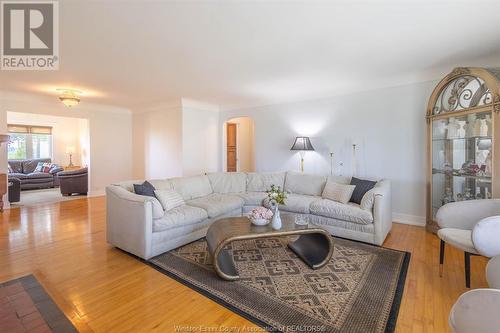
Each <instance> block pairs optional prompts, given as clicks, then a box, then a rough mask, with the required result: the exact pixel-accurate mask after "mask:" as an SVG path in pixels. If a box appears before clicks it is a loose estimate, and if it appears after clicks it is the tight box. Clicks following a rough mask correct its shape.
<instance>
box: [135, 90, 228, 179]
mask: <svg viewBox="0 0 500 333" xmlns="http://www.w3.org/2000/svg"><path fill="white" fill-rule="evenodd" d="M218 126H219V112H218V108H217V107H214V106H213V105H209V104H204V103H200V102H196V101H193V100H187V99H183V100H179V101H177V102H176V103H173V104H166V105H159V106H156V107H154V108H147V109H145V110H136V113H134V116H133V138H134V140H133V141H134V143H133V151H134V172H133V174H134V178H135V179H155V178H171V177H180V176H191V175H198V174H202V173H205V172H214V171H218V170H220V163H219V161H220V149H219V142H220V141H219V133H220V132H219V127H218Z"/></svg>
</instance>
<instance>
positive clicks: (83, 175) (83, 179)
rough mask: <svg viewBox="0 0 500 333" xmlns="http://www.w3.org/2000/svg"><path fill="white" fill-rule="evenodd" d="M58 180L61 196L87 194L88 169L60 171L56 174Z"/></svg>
mask: <svg viewBox="0 0 500 333" xmlns="http://www.w3.org/2000/svg"><path fill="white" fill-rule="evenodd" d="M58 178H59V186H60V189H61V193H62V195H71V194H85V195H86V194H87V192H88V181H89V180H88V179H89V178H88V168H83V169H78V170H71V171H61V172H59V173H58Z"/></svg>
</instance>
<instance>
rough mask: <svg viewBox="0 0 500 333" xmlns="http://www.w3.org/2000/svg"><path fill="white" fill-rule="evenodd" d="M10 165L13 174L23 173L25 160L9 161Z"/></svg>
mask: <svg viewBox="0 0 500 333" xmlns="http://www.w3.org/2000/svg"><path fill="white" fill-rule="evenodd" d="M8 163H9V166H10V168H11V169H12V173H23V160H9V161H8Z"/></svg>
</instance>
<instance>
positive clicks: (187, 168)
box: [182, 106, 220, 176]
mask: <svg viewBox="0 0 500 333" xmlns="http://www.w3.org/2000/svg"><path fill="white" fill-rule="evenodd" d="M219 133H220V131H219V112H218V111H215V110H210V109H209V110H207V109H202V108H194V107H185V106H184V107H183V109H182V168H183V169H182V174H183V176H193V175H199V174H203V173H206V172H216V171H219V170H220V167H219V165H220V164H219V161H220V159H219V156H220V149H219Z"/></svg>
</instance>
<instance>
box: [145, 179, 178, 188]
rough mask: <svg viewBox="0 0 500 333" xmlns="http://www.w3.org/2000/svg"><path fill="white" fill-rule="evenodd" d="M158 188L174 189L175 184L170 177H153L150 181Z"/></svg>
mask: <svg viewBox="0 0 500 333" xmlns="http://www.w3.org/2000/svg"><path fill="white" fill-rule="evenodd" d="M149 182H150V183H151V184H152V185H153V186H154V187H155V189H156V190H173V189H174V186H173V185H172V182H171V181H170V180H168V179H151V180H150V181H149Z"/></svg>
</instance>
